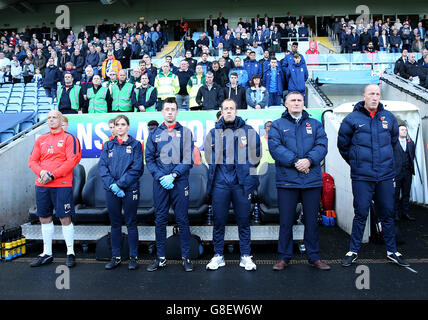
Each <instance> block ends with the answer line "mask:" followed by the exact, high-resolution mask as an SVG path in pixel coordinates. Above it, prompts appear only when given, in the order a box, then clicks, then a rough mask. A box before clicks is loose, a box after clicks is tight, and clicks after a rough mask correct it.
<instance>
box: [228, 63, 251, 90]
mask: <svg viewBox="0 0 428 320" xmlns="http://www.w3.org/2000/svg"><path fill="white" fill-rule="evenodd" d="M241 63H242V60H241V58H239V57H236V58H235V67H234V68H232V69H230V71H229V79H230V75H231V74H232V73H236V74H237V75H238V84H239V85H240V86H242V87H244V88H246V87H247V86H248V72H247V70H245V68H244V67H243V66H241Z"/></svg>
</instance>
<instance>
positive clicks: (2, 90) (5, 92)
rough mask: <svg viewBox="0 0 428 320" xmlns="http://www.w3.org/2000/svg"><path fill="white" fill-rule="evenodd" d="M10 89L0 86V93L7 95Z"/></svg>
mask: <svg viewBox="0 0 428 320" xmlns="http://www.w3.org/2000/svg"><path fill="white" fill-rule="evenodd" d="M10 91H11V89H10V88H0V95H7V96H9V94H10Z"/></svg>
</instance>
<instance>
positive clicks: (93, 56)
mask: <svg viewBox="0 0 428 320" xmlns="http://www.w3.org/2000/svg"><path fill="white" fill-rule="evenodd" d="M98 62H100V56H99V54H98V53H97V52H96V51H95V47H94V46H93V45H91V46H90V47H89V53H88V55H87V56H86V61H85V68H86V67H87V66H92V68H97V67H98Z"/></svg>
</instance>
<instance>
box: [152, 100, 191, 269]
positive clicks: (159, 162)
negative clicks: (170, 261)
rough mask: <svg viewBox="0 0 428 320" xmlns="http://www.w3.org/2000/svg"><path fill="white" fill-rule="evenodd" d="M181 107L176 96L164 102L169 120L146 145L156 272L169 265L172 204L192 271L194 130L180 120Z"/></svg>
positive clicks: (185, 263) (183, 251)
mask: <svg viewBox="0 0 428 320" xmlns="http://www.w3.org/2000/svg"><path fill="white" fill-rule="evenodd" d="M177 113H178V109H177V102H176V101H175V98H167V99H165V100H164V102H163V105H162V114H163V116H164V119H165V122H163V123H162V125H160V126H159V127H158V128H156V129H154V130H152V131H151V132H150V134H149V137H148V139H147V144H146V151H145V158H146V165H147V168H148V169H149V171H150V173H151V174H152V176H153V195H154V199H153V200H154V205H155V210H156V220H155V223H156V250H157V258H156V260H155V261H154V262H153V263H152V264H151V265H149V266H148V267H147V271H155V270H157V269H158V268H161V267H165V266H166V259H165V244H166V226H167V224H168V213H169V208H170V206H172V208H173V209H174V213H175V218H176V221H177V225H178V228H179V234H180V246H181V254H182V258H183V266H184V270H185V271H192V270H193V265H192V263H191V261H190V259H189V256H190V228H189V219H188V207H189V171H190V169H191V168H192V166H193V160H192V158H193V136H192V132H191V131H190V130H189V129H188V128H186V127H183V126H182V125H181V124H180V123H179V122H176V120H175V119H176V117H177Z"/></svg>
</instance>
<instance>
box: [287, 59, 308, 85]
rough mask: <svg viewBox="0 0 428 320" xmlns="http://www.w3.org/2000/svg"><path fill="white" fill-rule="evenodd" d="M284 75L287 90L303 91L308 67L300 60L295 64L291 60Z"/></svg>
mask: <svg viewBox="0 0 428 320" xmlns="http://www.w3.org/2000/svg"><path fill="white" fill-rule="evenodd" d="M286 77H287V82H288V92H292V91H299V92H302V93H304V92H305V86H306V85H305V84H306V80H308V68H307V67H306V64H305V63H303V62H302V61H300V62H299V63H298V64H296V63H295V62H294V61H293V63H291V64H289V65H288V68H287V69H286Z"/></svg>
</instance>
